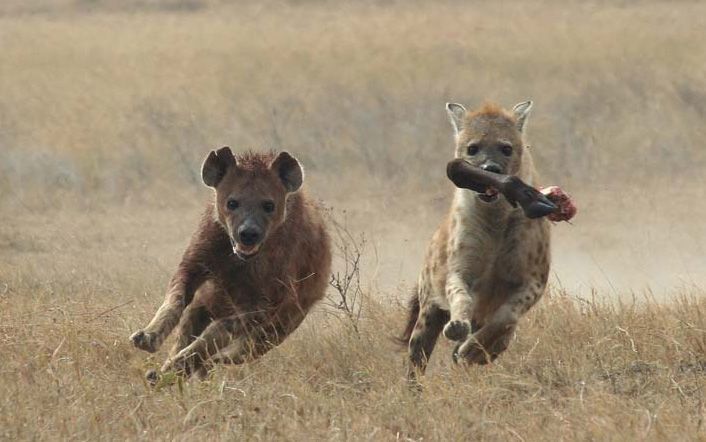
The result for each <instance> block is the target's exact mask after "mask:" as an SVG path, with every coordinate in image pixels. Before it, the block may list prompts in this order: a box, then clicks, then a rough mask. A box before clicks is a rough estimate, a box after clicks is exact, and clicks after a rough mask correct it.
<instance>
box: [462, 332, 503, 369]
mask: <svg viewBox="0 0 706 442" xmlns="http://www.w3.org/2000/svg"><path fill="white" fill-rule="evenodd" d="M497 357H498V355H497V354H491V353H488V352H487V351H486V350H485V349H484V348H483V346H482V345H480V344H479V343H478V341H476V340H475V339H473V337H471V339H469V340H468V341H466V342H465V343H464V344H463V345H461V347H460V348H459V349H458V350H457V352H456V358H455V359H456V360H463V361H465V362H466V363H469V364H479V365H485V364H488V363H489V362H492V361H494V360H495V358H497Z"/></svg>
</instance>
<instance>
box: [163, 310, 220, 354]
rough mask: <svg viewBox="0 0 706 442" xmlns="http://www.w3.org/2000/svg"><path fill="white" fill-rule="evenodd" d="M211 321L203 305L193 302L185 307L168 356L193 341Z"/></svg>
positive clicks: (177, 352)
mask: <svg viewBox="0 0 706 442" xmlns="http://www.w3.org/2000/svg"><path fill="white" fill-rule="evenodd" d="M212 321H213V318H211V314H210V313H209V311H208V309H207V308H206V307H205V306H204V305H202V304H198V303H196V302H194V303H192V304H190V305H189V306H188V307H186V309H185V310H184V313H183V314H182V316H181V320H180V321H179V325H178V327H177V332H176V333H177V336H176V342H175V343H174V347H172V350H171V351H170V352H169V355H170V357H174V356H176V355H177V354H179V352H180V351H182V350H183V349H185V348H186V347H188V346H189V345H190V344H191V343H192V342H194V340H195V339H196V338H197V337H198V336H199V335H201V333H203V331H204V330H205V329H206V327H208V325H209V324H210V323H211V322H212Z"/></svg>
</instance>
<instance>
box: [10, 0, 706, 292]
mask: <svg viewBox="0 0 706 442" xmlns="http://www.w3.org/2000/svg"><path fill="white" fill-rule="evenodd" d="M704 16H706V4H705V3H702V2H696V1H694V2H690V1H675V2H660V1H629V0H626V1H619V2H600V1H597V2H579V1H575V2H573V1H553V0H539V1H536V2H525V1H509V2H505V1H499V2H483V1H439V2H421V1H359V2H344V1H333V0H332V1H324V0H321V1H318V0H291V1H280V2H270V1H262V2H245V1H225V0H223V1H217V0H212V1H208V0H126V1H119V0H55V1H52V0H29V1H22V0H5V1H3V2H2V3H0V260H1V261H3V263H2V265H1V266H0V270H2V272H0V279H2V281H0V282H2V283H5V284H18V283H20V282H21V281H25V282H27V281H36V283H37V284H38V285H42V286H45V285H49V286H51V285H52V284H58V283H70V284H85V285H87V286H90V287H92V290H97V292H96V293H98V294H100V291H101V290H105V291H106V292H110V293H114V292H120V293H123V292H124V293H144V292H145V291H147V292H149V293H151V294H150V299H151V300H154V302H157V301H156V300H157V299H158V298H159V297H160V296H161V295H160V294H159V292H160V291H161V288H162V287H163V285H164V283H165V281H166V279H167V278H168V275H169V273H170V272H171V270H172V269H173V266H174V264H175V263H176V262H177V261H178V259H179V254H180V252H181V250H183V248H184V247H185V245H186V242H187V240H188V237H189V235H190V234H191V232H192V231H193V229H194V228H195V226H196V222H197V219H198V217H199V213H200V211H201V210H202V208H203V206H204V204H205V202H207V201H208V199H209V198H210V193H209V191H208V189H206V188H205V187H204V186H203V185H202V184H201V183H200V174H199V169H200V164H201V161H202V159H203V158H204V156H205V155H206V154H207V152H208V151H209V150H210V149H214V148H217V147H220V146H223V145H229V146H232V147H233V148H234V149H236V150H246V149H255V150H264V149H278V150H281V149H286V150H289V151H291V152H292V153H293V154H295V155H296V156H297V157H298V158H299V159H300V160H301V161H302V162H303V164H304V166H305V168H306V171H307V183H308V191H309V193H310V194H311V195H312V196H314V197H316V198H317V199H320V200H322V201H323V202H324V203H325V204H326V206H327V207H330V208H332V211H333V212H334V213H335V214H336V216H337V217H339V219H342V220H343V222H344V223H345V224H346V225H347V226H348V227H349V228H350V230H351V231H353V232H355V234H356V235H361V236H364V237H365V240H366V254H367V258H366V260H365V263H366V272H367V275H368V280H369V283H370V284H371V285H372V286H375V287H376V288H379V289H380V291H381V292H389V293H395V291H397V290H401V291H404V290H406V289H407V288H408V287H409V286H411V285H412V284H413V283H414V281H415V280H416V277H417V272H418V270H419V266H420V263H421V261H422V259H423V254H424V249H425V247H426V244H427V242H428V240H429V238H430V237H431V234H432V233H433V230H434V229H435V227H436V226H437V224H438V223H439V222H440V221H441V219H442V217H443V215H444V213H445V211H446V210H447V207H448V204H449V201H450V196H451V194H452V190H453V187H452V185H451V184H450V182H448V180H447V179H446V177H445V164H446V162H447V161H448V160H449V159H450V158H451V157H452V155H453V145H452V143H453V141H452V130H451V126H450V125H449V123H448V121H447V119H446V113H445V110H444V103H445V102H447V101H455V102H460V103H463V104H465V105H466V106H467V107H470V108H472V107H476V106H478V105H480V104H481V103H482V102H483V101H485V100H492V101H496V102H498V103H500V104H502V105H503V106H505V107H511V106H512V105H514V104H515V103H516V102H519V101H523V100H526V99H532V100H534V102H535V106H534V108H533V114H532V115H531V116H530V120H529V126H528V141H529V143H530V145H531V146H532V151H533V154H534V155H535V158H536V163H537V164H538V167H539V169H540V172H541V174H542V176H543V177H544V180H543V184H547V185H549V184H558V185H561V186H562V187H563V188H564V189H565V190H567V191H568V192H569V193H571V194H572V195H573V196H574V197H575V199H576V201H577V204H578V207H579V214H578V217H577V218H576V219H575V221H574V222H573V224H572V225H568V224H561V225H557V226H555V227H554V244H553V250H554V274H553V276H552V280H553V284H554V285H555V286H558V287H563V288H565V289H566V290H567V291H569V292H571V293H575V294H577V295H579V296H585V295H590V294H591V293H592V292H594V291H597V292H600V293H604V294H607V295H610V296H620V297H622V296H626V297H630V296H633V295H635V296H642V295H643V294H649V295H652V296H654V297H656V298H658V299H662V298H664V297H666V296H671V295H673V294H675V293H683V292H684V290H697V289H699V287H703V285H704V283H706V272H704V268H706V253H705V252H706V226H705V224H704V221H703V220H704V216H706V202H704V198H703V197H704V196H705V195H704V193H705V192H704V189H705V187H704V185H705V184H706V173H705V171H706V149H705V147H704V145H703V144H704V142H703V140H704V139H706V125H704V121H705V120H706V58H704V56H703V54H704V53H706V38H705V37H706V24H705V22H704V19H703V17H704ZM2 273H4V274H5V275H4V276H3V275H2ZM155 274H158V275H159V277H157V278H155V277H154V276H151V275H155ZM79 276H80V277H79ZM79 280H80V281H81V282H77V281H79Z"/></svg>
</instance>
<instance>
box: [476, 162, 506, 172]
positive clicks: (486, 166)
mask: <svg viewBox="0 0 706 442" xmlns="http://www.w3.org/2000/svg"><path fill="white" fill-rule="evenodd" d="M480 168H481V169H483V170H487V171H488V172H493V173H503V168H502V167H500V165H499V164H498V163H496V162H493V161H486V162H485V163H483V165H481V166H480Z"/></svg>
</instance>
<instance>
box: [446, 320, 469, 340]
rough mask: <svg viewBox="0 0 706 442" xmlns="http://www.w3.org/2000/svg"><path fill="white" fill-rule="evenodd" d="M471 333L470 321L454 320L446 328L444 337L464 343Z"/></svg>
mask: <svg viewBox="0 0 706 442" xmlns="http://www.w3.org/2000/svg"><path fill="white" fill-rule="evenodd" d="M470 332H471V323H470V321H462V320H454V321H449V322H448V323H446V325H445V326H444V336H446V339H450V340H452V341H463V340H465V339H466V337H468V334H469V333H470Z"/></svg>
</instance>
